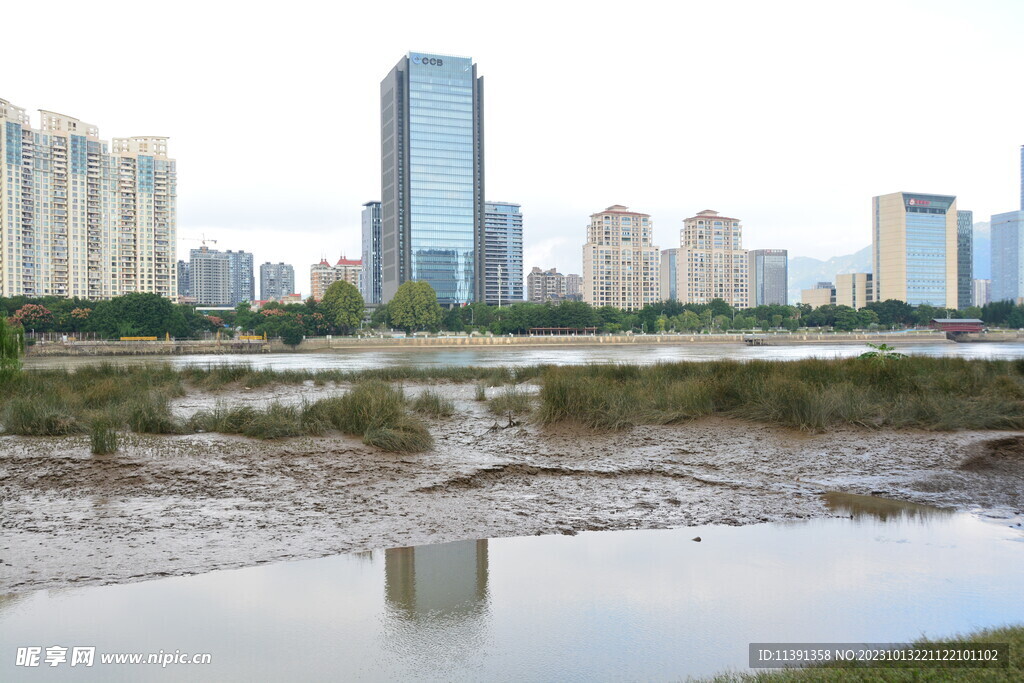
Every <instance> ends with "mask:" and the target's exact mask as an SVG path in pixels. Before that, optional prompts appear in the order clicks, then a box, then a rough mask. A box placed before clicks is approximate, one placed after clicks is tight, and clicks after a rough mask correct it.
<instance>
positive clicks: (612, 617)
mask: <svg viewBox="0 0 1024 683" xmlns="http://www.w3.org/2000/svg"><path fill="white" fill-rule="evenodd" d="M826 500H827V502H828V504H829V506H830V507H831V509H832V510H833V511H834V512H836V513H837V514H841V515H850V517H848V518H834V519H821V520H811V521H807V522H800V523H786V524H761V525H755V526H745V527H726V526H704V527H695V528H690V529H676V530H668V531H616V532H587V533H582V534H580V535H578V536H573V537H569V536H542V537H530V538H509V539H496V540H489V541H487V540H483V541H460V542H456V543H447V544H442V545H433V546H421V547H415V548H397V549H391V550H384V551H375V552H372V553H363V554H359V555H340V556H334V557H328V558H322V559H317V560H305V561H300V562H290V563H281V564H273V565H264V566H260V567H252V568H248V569H241V570H232V571H218V572H211V573H207V574H202V575H198V576H191V577H175V578H168V579H160V580H155V581H148V582H144V583H135V584H124V585H114V586H102V587H90V588H79V589H65V590H51V591H38V592H34V593H25V594H18V595H9V596H0V680H4V681H17V680H37V679H40V678H41V677H42V676H44V675H45V677H46V678H47V679H50V678H56V679H61V678H64V679H67V680H75V681H98V680H104V681H112V680H138V679H140V678H145V679H147V680H197V679H203V680H219V681H231V680H237V681H249V680H308V681H314V680H338V679H360V680H410V679H418V680H422V679H426V680H472V681H478V680H517V681H518V680H536V681H542V680H586V681H591V680H612V679H616V680H621V679H629V680H636V679H644V680H678V679H680V678H685V677H686V676H688V675H695V676H700V675H709V674H713V673H716V672H721V671H723V670H726V669H728V668H733V669H736V670H746V669H745V666H746V658H747V644H748V643H750V642H754V641H760V642H898V641H906V640H912V639H914V638H917V637H919V636H921V635H922V634H924V635H930V636H936V637H938V636H944V635H950V634H954V633H957V632H963V631H968V630H972V629H976V628H980V627H985V626H995V625H1002V624H1006V623H1020V622H1021V621H1024V592H1021V591H1020V590H1018V588H1017V586H1018V585H1019V578H1020V567H1021V566H1022V562H1024V543H1020V542H1012V541H1015V540H1017V541H1019V540H1020V539H1021V535H1022V534H1021V532H1020V531H1019V530H1014V529H1011V528H1009V527H1008V526H1007V525H1006V524H998V523H993V522H985V521H981V520H979V519H978V518H976V517H974V516H972V515H968V514H964V513H955V512H950V511H946V510H940V509H937V508H931V507H928V506H921V505H908V504H903V503H895V502H893V501H885V500H881V499H878V498H872V497H869V496H850V495H846V494H829V496H828V497H827V499H826ZM696 536H700V537H701V542H700V543H696V542H694V541H692V540H691V539H693V538H694V537H696ZM33 645H34V646H41V647H43V648H44V652H45V648H46V647H49V646H53V645H59V646H62V647H68V648H70V647H74V646H95V647H96V648H97V660H96V663H95V664H94V666H93V667H91V668H82V667H81V666H78V667H75V668H71V667H70V666H68V665H67V664H61V665H58V666H57V667H52V668H51V667H46V669H47V670H46V672H45V674H43V672H42V670H41V669H42V667H40V669H26V668H18V667H16V666H14V662H15V653H16V650H17V648H18V647H24V646H33ZM161 650H162V651H163V652H165V653H169V652H174V651H175V650H180V651H181V652H185V653H210V654H211V656H212V663H211V664H209V665H184V664H179V665H174V664H172V665H169V666H167V667H166V668H161V667H160V666H159V665H113V664H101V663H100V661H99V656H100V655H101V654H103V653H128V652H139V653H150V652H159V651H161ZM140 671H141V673H140Z"/></svg>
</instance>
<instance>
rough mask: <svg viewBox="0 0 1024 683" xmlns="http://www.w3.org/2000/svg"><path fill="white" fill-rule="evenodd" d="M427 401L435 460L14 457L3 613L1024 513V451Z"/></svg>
mask: <svg viewBox="0 0 1024 683" xmlns="http://www.w3.org/2000/svg"><path fill="white" fill-rule="evenodd" d="M425 388H427V387H426V385H422V386H421V385H408V384H407V385H406V387H405V390H406V393H407V394H409V395H414V394H416V393H417V392H418V391H421V390H423V389H425ZM430 388H432V389H434V390H439V391H441V392H442V393H444V394H445V395H447V396H448V397H450V398H452V399H454V401H455V405H456V414H455V415H454V416H452V417H450V418H440V419H429V420H428V423H429V426H430V431H431V433H432V434H433V436H434V439H435V447H434V449H433V450H431V451H429V452H426V453H419V454H391V453H385V452H382V451H380V450H378V449H376V448H373V447H370V446H366V445H364V444H362V443H361V442H360V441H359V440H358V439H356V438H352V437H346V436H343V435H340V434H328V435H325V436H323V437H316V438H314V437H297V438H291V439H281V440H276V441H258V440H254V439H247V438H243V437H234V436H225V435H220V434H188V435H175V436H145V435H134V434H127V435H125V436H123V438H122V445H121V448H120V451H119V452H118V453H116V454H113V455H107V456H95V455H91V454H90V451H89V438H88V436H69V437H22V436H4V437H0V501H2V510H3V512H2V514H0V528H2V530H3V534H2V540H0V593H6V592H23V591H28V590H36V589H42V588H60V587H69V586H76V585H95V584H104V583H120V582H126V581H137V580H144V579H149V578H153V577H158V576H170V575H182V574H193V573H199V572H204V571H209V570H213V569H222V568H230V567H241V566H249V565H256V564H262V563H267V562H278V561H282V560H289V559H298V558H307V557H318V556H325V555H330V554H334V553H341V552H358V551H365V550H369V549H374V548H382V547H396V546H409V545H420V544H428V543H437V542H445V541H454V540H462V539H475V538H495V537H506V536H524V535H534V534H558V533H562V534H573V533H577V532H580V531H586V530H604V529H658V528H670V527H683V526H696V525H706V524H730V525H743V524H754V523H759V522H766V521H782V520H795V519H804V518H810V517H825V516H830V515H833V514H835V513H834V512H832V511H830V508H829V507H828V505H827V504H826V501H825V499H824V498H823V497H822V494H823V493H826V492H830V491H842V492H849V493H857V494H875V495H881V496H885V497H888V498H894V499H899V500H906V501H911V502H916V503H927V504H932V505H938V506H944V507H952V508H957V509H966V510H980V511H982V512H983V513H984V514H986V515H989V516H993V517H998V518H1006V519H1009V520H1011V523H1019V521H1020V519H1019V517H1020V515H1021V514H1022V510H1024V459H1022V458H1021V457H1020V454H1021V453H1022V452H1024V435H1022V434H1020V433H1018V432H1005V431H962V432H931V431H919V430H872V429H867V428H859V427H835V428H830V429H829V430H828V432H826V433H821V434H808V433H804V432H800V431H797V430H793V429H789V428H784V427H777V426H771V425H765V424H757V423H751V422H744V421H738V420H731V419H725V418H720V417H715V418H704V419H700V420H696V421H693V422H690V423H686V424H682V425H671V426H640V427H634V428H631V429H629V430H625V431H621V432H595V431H593V430H589V429H586V428H583V427H580V426H575V425H559V426H555V427H545V426H543V425H540V424H537V423H536V422H534V421H531V420H530V418H521V417H520V418H516V419H517V421H519V422H521V424H518V425H514V426H508V424H509V419H508V417H507V416H499V417H495V416H494V415H493V414H491V413H489V412H488V411H487V409H486V406H485V404H484V403H481V402H478V401H475V400H473V399H474V391H475V387H474V386H472V385H469V384H447V385H440V386H438V385H431V386H430ZM344 389H345V387H344V386H328V387H315V386H313V384H312V383H311V382H310V383H307V384H305V385H299V386H275V387H272V388H268V389H260V390H258V391H239V392H234V393H232V394H231V395H230V396H226V397H225V396H220V397H217V396H212V395H210V394H204V393H199V392H193V393H190V394H188V395H186V396H184V397H182V398H178V399H175V400H174V406H173V407H174V411H175V413H176V414H177V415H179V416H182V417H187V416H188V415H189V414H191V413H193V412H195V411H197V410H200V409H204V408H209V407H210V406H211V405H213V404H214V403H215V402H221V403H230V404H250V405H253V406H262V405H264V404H266V403H267V402H269V401H271V400H275V401H280V402H289V401H301V400H303V399H316V398H321V397H323V396H326V395H330V394H332V393H337V392H340V391H342V390H344ZM534 389H535V387H534ZM488 391H489V392H497V391H499V389H490V390H488Z"/></svg>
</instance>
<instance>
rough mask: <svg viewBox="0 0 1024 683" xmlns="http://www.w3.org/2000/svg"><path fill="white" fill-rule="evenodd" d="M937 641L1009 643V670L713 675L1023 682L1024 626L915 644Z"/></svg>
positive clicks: (774, 679)
mask: <svg viewBox="0 0 1024 683" xmlns="http://www.w3.org/2000/svg"><path fill="white" fill-rule="evenodd" d="M932 643H935V644H936V647H941V644H942V643H1009V645H1010V665H1009V667H1008V668H1006V669H1000V668H994V667H986V668H955V667H937V666H936V667H932V666H928V667H922V666H914V665H913V663H907V664H905V665H900V666H895V667H894V666H884V667H883V666H878V665H877V664H873V663H869V664H854V663H847V664H844V665H843V666H842V667H838V668H834V667H828V668H826V667H809V668H805V669H797V670H776V671H771V672H767V671H765V672H759V673H752V674H746V673H743V674H722V675H719V676H715V677H713V678H711V679H710V680H711V681H714V683H787V682H789V681H798V682H801V683H803V682H805V681H806V682H814V681H821V682H822V683H826V682H828V683H832V682H839V683H854V682H867V683H875V682H878V683H904V682H906V683H911V682H914V683H917V682H924V681H927V682H932V681H935V682H938V681H965V682H966V681H972V682H973V681H1022V680H1024V626H1008V627H1003V628H995V629H985V630H982V631H976V632H974V633H971V634H968V635H966V636H958V637H954V638H944V639H941V640H920V641H917V642H916V643H914V645H915V647H921V648H927V647H929V645H930V644H932Z"/></svg>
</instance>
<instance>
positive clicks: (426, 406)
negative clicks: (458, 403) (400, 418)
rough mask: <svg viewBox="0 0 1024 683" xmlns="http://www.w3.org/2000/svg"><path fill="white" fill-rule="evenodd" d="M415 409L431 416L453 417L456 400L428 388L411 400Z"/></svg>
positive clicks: (410, 403)
mask: <svg viewBox="0 0 1024 683" xmlns="http://www.w3.org/2000/svg"><path fill="white" fill-rule="evenodd" d="M409 406H410V407H411V408H412V409H413V411H415V412H417V413H422V414H423V415H429V416H431V417H451V416H452V415H454V414H455V402H454V401H452V400H451V399H447V398H444V397H443V396H441V395H440V394H439V393H437V392H436V391H433V390H431V389H428V390H426V391H424V392H421V393H420V395H419V396H417V397H416V398H414V399H412V400H411V401H409Z"/></svg>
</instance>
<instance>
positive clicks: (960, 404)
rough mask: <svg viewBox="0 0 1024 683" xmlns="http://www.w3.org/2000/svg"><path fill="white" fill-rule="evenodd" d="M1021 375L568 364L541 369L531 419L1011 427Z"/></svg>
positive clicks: (957, 366)
mask: <svg viewBox="0 0 1024 683" xmlns="http://www.w3.org/2000/svg"><path fill="white" fill-rule="evenodd" d="M1022 373H1024V363H1022V362H1010V361H989V360H964V359H959V358H928V357H908V358H903V359H899V360H898V361H890V362H887V363H878V362H874V361H872V360H871V359H861V358H848V359H835V360H825V359H806V360H799V361H751V362H747V363H740V362H736V361H713V362H703V363H672V364H661V365H650V366H635V365H600V366H569V367H559V368H549V369H547V371H545V372H544V374H543V376H542V378H541V382H542V389H541V406H540V417H541V420H542V421H543V422H546V423H556V422H563V421H575V422H579V423H582V424H584V425H587V426H589V427H592V428H595V429H623V428H627V427H631V426H633V425H639V424H674V423H681V422H686V421H689V420H692V419H694V418H698V417H702V416H705V415H723V416H728V417H734V418H740V419H745V420H751V421H754V422H766V423H771V424H780V425H786V426H790V427H796V428H799V429H805V430H823V429H825V428H827V427H829V426H830V425H836V424H850V425H863V426H868V427H895V428H900V427H917V428H922V429H934V430H956V429H1020V428H1024V374H1022Z"/></svg>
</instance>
